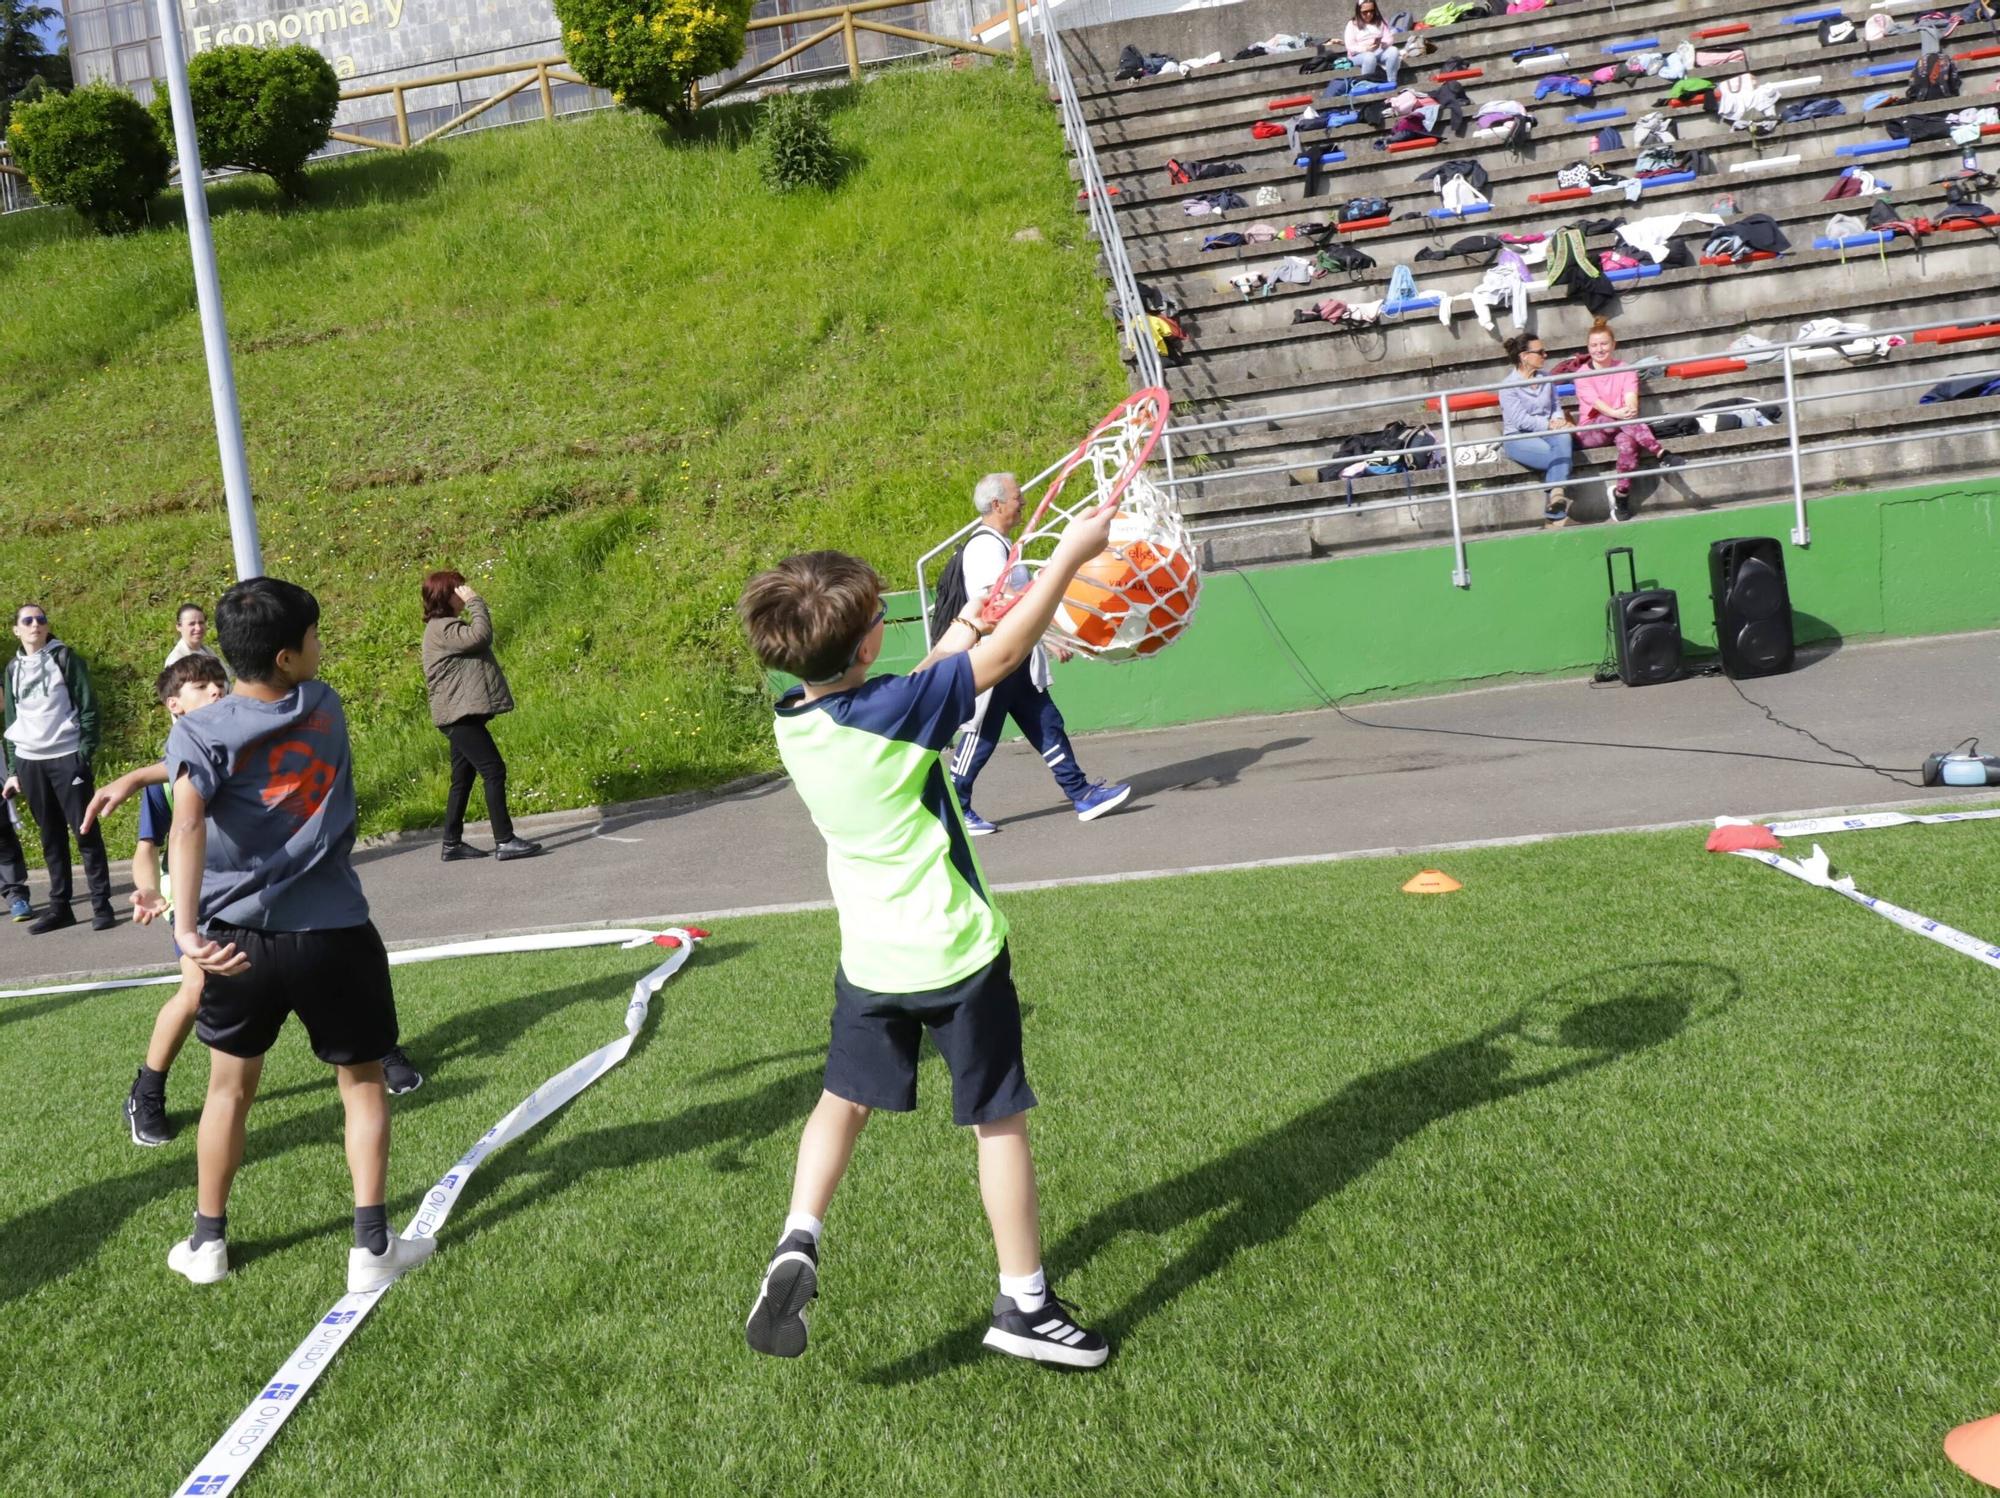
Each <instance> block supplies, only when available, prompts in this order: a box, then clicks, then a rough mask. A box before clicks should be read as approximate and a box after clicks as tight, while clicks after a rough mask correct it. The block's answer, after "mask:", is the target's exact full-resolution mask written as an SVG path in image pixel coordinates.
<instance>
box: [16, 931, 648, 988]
mask: <svg viewBox="0 0 2000 1498" xmlns="http://www.w3.org/2000/svg"><path fill="white" fill-rule="evenodd" d="M669 929H678V928H669ZM653 935H654V933H653V932H651V931H640V930H637V929H632V928H626V929H620V930H610V931H607V930H602V929H597V930H589V931H548V932H541V933H539V934H535V935H526V936H483V937H480V938H479V939H478V940H476V941H448V942H442V943H440V944H439V945H437V946H434V947H410V948H408V949H407V950H405V951H401V952H391V953H390V954H389V966H390V967H408V966H409V965H410V964H411V963H413V962H443V961H444V960H445V959H447V958H451V957H497V956H500V955H502V954H504V953H508V952H566V951H569V950H570V949H572V948H574V947H635V946H640V945H642V944H644V943H646V942H649V941H651V940H652V939H653ZM180 981H181V975H180V974H179V973H162V974H160V975H159V976H158V977H154V978H102V979H99V980H97V981H96V982H92V983H52V984H47V985H45V986H43V987H41V988H0V999H39V998H42V997H44V996H46V995H50V994H63V993H109V992H111V991H112V990H113V989H119V988H163V987H165V986H166V985H167V984H170V983H178V982H180Z"/></svg>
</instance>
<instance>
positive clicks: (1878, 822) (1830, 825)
mask: <svg viewBox="0 0 2000 1498" xmlns="http://www.w3.org/2000/svg"><path fill="white" fill-rule="evenodd" d="M1996 817H2000V811H1934V812H1930V813H1927V814H1924V815H1921V816H1917V815H1910V814H1907V813H1904V812H1900V811H1871V812H1863V813H1861V814H1860V815H1858V816H1852V817H1810V818H1807V819H1806V820H1804V821H1800V822H1770V823H1767V824H1766V825H1767V826H1768V827H1769V828H1770V830H1771V834H1772V836H1774V837H1821V836H1824V835H1825V834H1826V833H1829V832H1868V831H1871V830H1872V829H1874V828H1877V827H1912V826H1919V825H1923V826H1934V825H1936V824H1937V823H1940V822H1990V821H1992V820H1993V819H1994V818H1996Z"/></svg>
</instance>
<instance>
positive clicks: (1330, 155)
mask: <svg viewBox="0 0 2000 1498" xmlns="http://www.w3.org/2000/svg"><path fill="white" fill-rule="evenodd" d="M1345 160H1347V153H1346V152H1345V151H1322V152H1320V153H1319V164H1320V165H1321V166H1332V165H1333V164H1334V163H1335V162H1336V161H1345ZM1292 165H1293V166H1311V165H1312V157H1310V156H1301V157H1299V158H1298V159H1297V160H1296V161H1294V162H1293V163H1292Z"/></svg>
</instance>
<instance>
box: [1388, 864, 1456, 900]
mask: <svg viewBox="0 0 2000 1498" xmlns="http://www.w3.org/2000/svg"><path fill="white" fill-rule="evenodd" d="M1464 888H1465V886H1464V885H1462V884H1460V883H1459V882H1458V881H1457V880H1456V879H1454V878H1452V877H1451V875H1449V874H1447V873H1445V872H1444V871H1443V870H1442V869H1425V870H1424V871H1423V872H1422V873H1421V874H1419V875H1417V877H1416V878H1414V879H1412V880H1411V881H1410V882H1409V883H1408V884H1406V885H1404V886H1403V893H1404V894H1406V895H1448V894H1450V893H1451V892H1452V891H1453V890H1455V889H1464Z"/></svg>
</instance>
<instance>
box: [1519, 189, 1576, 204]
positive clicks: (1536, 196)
mask: <svg viewBox="0 0 2000 1498" xmlns="http://www.w3.org/2000/svg"><path fill="white" fill-rule="evenodd" d="M1589 196H1590V189H1589V188H1587V187H1559V188H1557V189H1556V190H1555V191H1554V192H1531V193H1529V194H1528V201H1529V202H1530V203H1567V202H1569V201H1570V199H1572V198H1587V197H1589Z"/></svg>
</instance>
